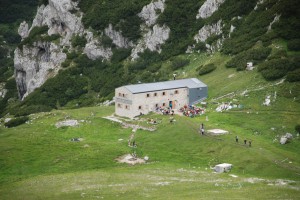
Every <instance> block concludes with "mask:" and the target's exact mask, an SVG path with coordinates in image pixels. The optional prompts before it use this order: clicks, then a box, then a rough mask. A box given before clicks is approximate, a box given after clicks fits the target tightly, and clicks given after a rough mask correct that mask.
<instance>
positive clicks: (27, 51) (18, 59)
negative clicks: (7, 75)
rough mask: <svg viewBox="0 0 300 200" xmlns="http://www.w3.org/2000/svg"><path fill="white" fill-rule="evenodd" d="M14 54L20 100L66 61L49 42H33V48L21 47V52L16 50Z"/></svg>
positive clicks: (59, 49)
mask: <svg viewBox="0 0 300 200" xmlns="http://www.w3.org/2000/svg"><path fill="white" fill-rule="evenodd" d="M14 53H15V56H14V67H15V74H14V76H15V79H16V82H17V88H18V91H19V97H20V98H21V99H24V98H25V97H26V96H27V95H28V94H29V93H31V92H33V91H34V89H35V88H38V87H40V86H41V85H42V84H43V83H44V82H45V81H46V80H47V79H48V78H50V77H52V76H54V75H56V73H57V72H58V70H59V69H60V65H61V63H62V62H63V61H64V60H65V59H66V54H64V53H62V52H61V48H60V47H59V46H58V45H55V44H54V43H50V42H35V43H34V44H33V47H27V46H23V49H22V50H20V49H18V48H17V49H16V50H15V52H14Z"/></svg>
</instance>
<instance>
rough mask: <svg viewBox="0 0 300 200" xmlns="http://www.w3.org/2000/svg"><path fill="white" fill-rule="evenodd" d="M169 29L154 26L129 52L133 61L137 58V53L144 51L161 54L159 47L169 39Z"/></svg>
mask: <svg viewBox="0 0 300 200" xmlns="http://www.w3.org/2000/svg"><path fill="white" fill-rule="evenodd" d="M169 34H170V28H169V27H168V26H166V25H164V26H162V27H161V26H159V25H154V26H153V29H152V30H149V31H148V32H147V33H146V34H145V35H144V37H143V39H142V40H140V41H139V43H138V44H137V45H136V47H135V48H134V49H133V50H132V52H131V57H132V58H133V59H136V58H138V53H140V52H144V51H145V50H146V49H149V50H150V51H157V52H159V53H160V52H161V45H162V44H164V43H165V41H166V40H167V39H168V38H169Z"/></svg>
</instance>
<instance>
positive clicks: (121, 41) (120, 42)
mask: <svg viewBox="0 0 300 200" xmlns="http://www.w3.org/2000/svg"><path fill="white" fill-rule="evenodd" d="M104 33H105V35H107V36H108V37H109V38H110V39H111V40H112V42H113V43H114V44H115V45H116V46H117V47H120V48H129V47H132V46H133V43H132V42H131V41H129V40H128V39H127V38H125V37H123V36H122V33H120V32H119V31H116V30H114V28H113V26H112V24H109V26H108V27H107V28H106V29H105V30H104Z"/></svg>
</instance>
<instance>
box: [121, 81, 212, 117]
mask: <svg viewBox="0 0 300 200" xmlns="http://www.w3.org/2000/svg"><path fill="white" fill-rule="evenodd" d="M206 98H207V85H206V84H204V83H203V82H201V81H200V80H198V79H197V78H189V79H181V80H172V81H164V82H156V83H143V84H136V85H125V86H122V87H119V88H116V89H115V113H116V115H119V116H124V117H129V118H134V117H135V116H138V115H141V114H147V113H149V112H151V111H155V110H157V108H165V107H170V108H171V109H173V110H174V109H179V108H181V107H183V106H184V105H187V106H188V105H193V104H196V103H199V102H201V101H203V100H204V99H206Z"/></svg>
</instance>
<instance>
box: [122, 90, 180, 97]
mask: <svg viewBox="0 0 300 200" xmlns="http://www.w3.org/2000/svg"><path fill="white" fill-rule="evenodd" d="M161 94H162V96H165V95H166V92H162V93H161ZM174 94H179V91H178V90H175V91H174ZM150 96H151V95H150V94H149V93H148V94H146V97H150ZM153 96H154V97H157V96H158V93H157V92H155V93H153ZM119 97H126V94H124V93H121V92H119Z"/></svg>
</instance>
